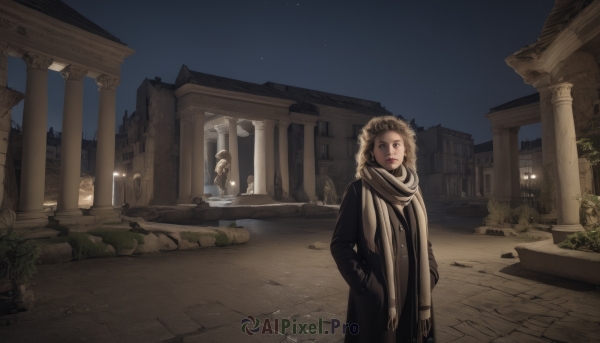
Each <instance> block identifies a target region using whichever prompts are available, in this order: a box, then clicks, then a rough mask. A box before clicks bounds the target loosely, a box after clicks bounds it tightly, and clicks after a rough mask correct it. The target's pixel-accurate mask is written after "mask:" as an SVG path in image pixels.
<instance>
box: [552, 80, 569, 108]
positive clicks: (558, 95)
mask: <svg viewBox="0 0 600 343" xmlns="http://www.w3.org/2000/svg"><path fill="white" fill-rule="evenodd" d="M571 88H573V84H572V83H569V82H563V83H559V84H557V85H554V86H550V90H552V103H553V104H555V103H559V102H565V101H568V102H573V98H572V97H571Z"/></svg>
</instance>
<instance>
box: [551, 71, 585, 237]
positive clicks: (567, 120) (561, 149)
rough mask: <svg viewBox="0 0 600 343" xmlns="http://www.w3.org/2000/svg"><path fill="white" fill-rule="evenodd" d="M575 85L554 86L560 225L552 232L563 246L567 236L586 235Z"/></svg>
mask: <svg viewBox="0 0 600 343" xmlns="http://www.w3.org/2000/svg"><path fill="white" fill-rule="evenodd" d="M571 87H573V84H571V83H568V82H564V83H559V84H557V85H554V86H551V87H550V90H551V91H552V104H553V105H554V137H555V139H556V140H555V142H556V144H555V149H556V150H555V151H556V155H555V161H556V167H555V169H554V170H555V171H556V174H555V176H556V200H557V201H556V205H557V214H558V225H556V226H554V227H553V228H552V236H553V238H554V243H555V244H556V243H560V242H562V241H563V240H564V239H565V238H566V236H567V235H570V234H572V233H575V232H578V231H583V227H582V226H581V224H580V223H579V200H578V199H579V198H581V194H580V186H579V162H578V157H577V145H576V143H575V140H576V138H575V124H574V122H573V98H572V97H571Z"/></svg>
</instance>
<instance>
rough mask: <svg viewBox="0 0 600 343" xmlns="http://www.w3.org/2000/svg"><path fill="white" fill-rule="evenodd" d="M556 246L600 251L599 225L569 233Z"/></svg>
mask: <svg viewBox="0 0 600 343" xmlns="http://www.w3.org/2000/svg"><path fill="white" fill-rule="evenodd" d="M558 246H559V247H560V248H563V249H573V250H582V251H593V252H600V227H598V226H596V227H595V228H594V229H592V230H590V231H586V232H577V233H574V234H572V235H569V236H567V239H565V240H564V241H563V242H561V243H559V244H558Z"/></svg>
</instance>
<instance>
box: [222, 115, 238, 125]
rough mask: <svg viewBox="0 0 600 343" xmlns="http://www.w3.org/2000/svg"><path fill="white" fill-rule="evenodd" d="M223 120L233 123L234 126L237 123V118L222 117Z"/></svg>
mask: <svg viewBox="0 0 600 343" xmlns="http://www.w3.org/2000/svg"><path fill="white" fill-rule="evenodd" d="M223 119H225V120H226V121H228V122H229V123H231V122H233V123H234V124H237V122H238V120H239V119H238V118H236V117H231V116H224V117H223Z"/></svg>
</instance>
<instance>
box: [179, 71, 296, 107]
mask: <svg viewBox="0 0 600 343" xmlns="http://www.w3.org/2000/svg"><path fill="white" fill-rule="evenodd" d="M186 83H192V84H195V85H201V86H207V87H212V88H218V89H223V90H228V91H234V92H240V93H247V94H254V95H261V96H267V97H271V98H279V99H287V100H291V99H290V97H288V96H286V95H285V94H281V93H279V92H277V91H275V90H273V89H271V88H269V87H265V86H263V85H259V84H257V83H252V82H246V81H240V80H235V79H230V78H227V77H222V76H216V75H211V74H205V73H201V72H198V71H193V70H189V69H188V67H187V66H186V65H185V64H184V65H183V66H182V67H181V70H180V71H179V75H178V76H177V80H176V81H175V87H176V88H179V87H181V86H183V85H184V84H186Z"/></svg>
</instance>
